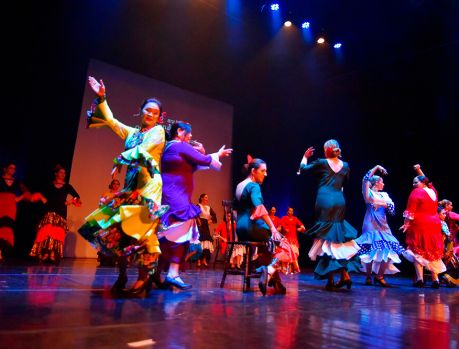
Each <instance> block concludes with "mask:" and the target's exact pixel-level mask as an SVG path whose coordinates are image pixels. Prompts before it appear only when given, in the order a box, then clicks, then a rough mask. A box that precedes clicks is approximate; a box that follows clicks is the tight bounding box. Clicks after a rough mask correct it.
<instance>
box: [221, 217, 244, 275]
mask: <svg viewBox="0 0 459 349" xmlns="http://www.w3.org/2000/svg"><path fill="white" fill-rule="evenodd" d="M235 231H236V222H233V226H231V212H228V213H227V214H226V216H225V217H224V218H223V222H221V223H220V224H219V225H218V226H217V228H215V234H216V238H217V239H219V240H220V245H219V248H220V253H221V254H222V256H225V255H226V248H227V246H228V241H233V232H235ZM234 238H235V241H237V235H236V236H234ZM244 251H245V248H244V246H241V245H235V246H234V248H233V253H232V254H231V258H230V267H231V268H237V269H240V268H241V264H242V257H243V256H244Z"/></svg>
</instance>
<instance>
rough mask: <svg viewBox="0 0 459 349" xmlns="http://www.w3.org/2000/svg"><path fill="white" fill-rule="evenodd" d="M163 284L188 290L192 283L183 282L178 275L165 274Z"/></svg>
mask: <svg viewBox="0 0 459 349" xmlns="http://www.w3.org/2000/svg"><path fill="white" fill-rule="evenodd" d="M164 285H169V286H175V287H177V288H179V289H181V290H189V289H190V288H192V287H193V285H191V284H186V283H184V282H183V281H182V280H181V279H180V276H179V275H177V276H175V277H170V276H166V278H165V279H164Z"/></svg>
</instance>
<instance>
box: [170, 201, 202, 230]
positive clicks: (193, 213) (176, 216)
mask: <svg viewBox="0 0 459 349" xmlns="http://www.w3.org/2000/svg"><path fill="white" fill-rule="evenodd" d="M200 214H201V209H200V208H199V207H198V206H196V205H192V204H189V205H188V206H186V207H183V208H181V209H178V210H171V209H170V208H169V210H168V211H167V212H166V213H165V214H164V215H163V216H162V217H161V223H162V224H163V225H165V226H169V225H172V224H174V223H175V222H180V223H182V222H185V221H188V220H190V219H195V218H197V217H199V215H200Z"/></svg>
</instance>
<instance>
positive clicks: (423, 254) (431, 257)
mask: <svg viewBox="0 0 459 349" xmlns="http://www.w3.org/2000/svg"><path fill="white" fill-rule="evenodd" d="M413 168H414V170H415V171H416V172H417V174H418V176H416V177H414V179H413V191H412V192H411V194H410V196H409V198H408V203H407V206H406V210H405V212H403V217H404V218H405V221H404V224H403V225H402V226H401V227H400V230H402V231H403V232H406V244H407V250H406V252H405V253H404V256H405V257H406V259H408V260H409V261H410V262H412V263H413V264H414V269H415V271H416V277H417V280H416V282H415V283H414V286H415V287H419V288H421V287H424V285H425V284H424V268H427V269H428V270H430V272H431V274H432V288H439V287H440V282H439V280H438V274H439V273H442V272H444V271H446V266H445V264H444V263H443V261H442V257H443V250H444V245H443V238H442V235H441V223H440V218H439V217H438V214H437V209H438V198H437V191H436V190H435V188H434V187H433V185H432V183H430V181H429V179H428V178H427V177H426V176H425V175H424V173H423V172H422V170H421V166H420V165H414V167H413Z"/></svg>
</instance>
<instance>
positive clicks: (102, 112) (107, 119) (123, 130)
mask: <svg viewBox="0 0 459 349" xmlns="http://www.w3.org/2000/svg"><path fill="white" fill-rule="evenodd" d="M96 101H97V99H96ZM91 109H93V110H92V111H91V112H89V111H88V119H87V127H88V128H99V127H103V126H108V127H110V129H111V130H112V131H113V132H115V133H116V134H117V135H118V136H119V137H121V138H122V139H126V137H127V136H128V135H129V133H130V132H133V131H134V130H135V129H134V128H133V127H129V126H126V125H125V124H123V123H122V122H121V121H118V120H117V119H115V118H114V116H113V113H112V111H111V110H110V107H109V106H108V103H107V101H106V100H105V101H103V102H101V103H99V104H97V102H95V103H93V105H92V106H91Z"/></svg>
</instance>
